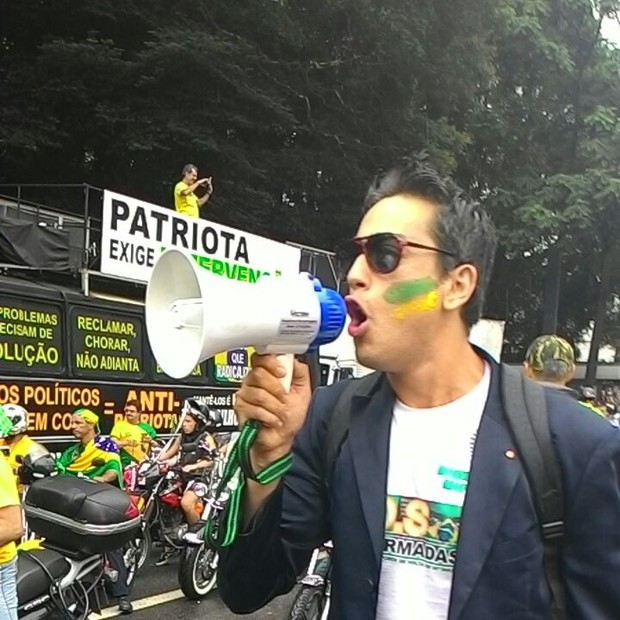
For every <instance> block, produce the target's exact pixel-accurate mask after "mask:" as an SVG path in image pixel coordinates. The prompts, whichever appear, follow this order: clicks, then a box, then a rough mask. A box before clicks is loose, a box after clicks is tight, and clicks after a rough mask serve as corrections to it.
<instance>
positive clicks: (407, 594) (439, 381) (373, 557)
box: [219, 159, 620, 620]
mask: <svg viewBox="0 0 620 620" xmlns="http://www.w3.org/2000/svg"><path fill="white" fill-rule="evenodd" d="M349 250H350V251H349V253H348V264H347V267H348V268H349V269H348V274H347V280H348V284H349V290H350V294H349V296H348V297H347V300H346V301H347V309H348V313H349V316H350V325H349V333H350V334H351V336H352V337H353V338H354V340H355V346H356V352H357V357H358V360H359V362H360V363H361V364H363V365H364V366H367V367H370V368H374V369H376V370H377V371H378V372H377V373H374V374H372V375H368V376H367V377H364V378H363V379H359V380H349V381H344V382H341V383H339V384H336V385H334V386H330V387H327V388H320V389H318V390H316V391H315V392H314V395H313V396H311V389H310V381H309V376H308V371H307V368H306V367H305V366H304V365H302V364H300V363H299V362H296V363H295V365H294V368H293V373H292V381H291V387H290V390H288V391H287V390H286V389H285V388H284V387H283V385H282V383H281V379H282V377H284V376H285V375H286V370H285V369H284V368H283V367H282V366H281V364H280V362H279V360H278V358H276V357H274V356H273V355H256V356H254V358H253V368H252V370H251V372H250V373H249V374H248V375H247V377H246V378H245V380H244V382H243V384H242V387H241V389H240V390H239V392H238V394H237V398H236V404H235V410H236V413H237V415H238V417H239V421H240V422H241V423H243V422H245V421H246V420H254V421H258V422H259V423H260V426H259V430H258V434H257V435H256V438H255V441H254V443H253V444H252V445H251V446H250V447H249V460H250V463H249V464H246V467H245V470H244V471H246V472H248V471H251V472H252V473H255V475H252V476H250V475H246V481H245V488H244V495H243V500H242V503H241V509H242V520H241V523H242V533H241V535H240V536H238V537H237V538H236V539H235V540H234V542H233V543H232V545H230V546H227V547H225V548H223V549H222V550H221V558H220V569H219V589H220V595H221V596H222V598H223V600H224V601H225V602H226V604H227V605H228V606H229V607H230V608H231V609H232V610H233V611H235V612H237V613H245V612H251V611H254V610H255V609H258V608H260V607H262V606H263V605H265V604H266V603H267V602H268V601H269V600H271V599H272V598H273V597H275V596H277V595H279V594H282V593H284V592H287V591H289V590H290V589H291V588H292V587H293V586H294V585H295V582H296V577H297V576H298V575H300V574H302V573H303V571H304V568H305V566H306V565H307V563H308V561H309V559H310V556H311V554H312V550H313V549H314V548H316V547H318V546H320V545H322V544H323V543H325V541H327V540H329V539H331V540H332V542H333V564H332V569H331V580H332V589H331V606H330V614H329V617H330V618H331V619H336V620H371V619H374V618H379V619H381V620H388V619H389V620H393V619H401V618H402V619H410V618H421V619H423V620H480V619H487V618H488V619H496V618H526V617H527V618H528V619H529V620H548V619H549V618H552V617H553V618H564V617H570V618H578V619H580V620H586V619H588V620H593V619H594V618H596V619H597V620H617V618H620V590H619V589H618V588H617V587H616V584H615V580H616V575H617V574H618V573H619V572H620V530H619V528H618V527H617V523H618V521H619V520H620V493H619V492H618V477H617V468H618V466H619V465H620V436H619V435H618V433H617V430H616V429H614V428H613V427H612V426H611V425H609V424H608V423H607V422H605V421H604V420H602V419H598V418H597V417H596V416H587V415H583V411H582V408H581V407H580V406H579V405H578V404H577V403H573V402H572V401H571V400H570V399H567V398H565V397H563V396H562V395H561V394H557V393H555V392H552V391H543V388H542V387H540V386H536V384H530V383H529V382H527V381H526V380H524V379H523V378H522V377H521V376H520V375H519V373H517V372H515V371H514V370H513V369H510V368H508V367H505V366H500V365H499V364H497V362H495V361H494V360H493V359H492V358H491V356H489V355H487V354H486V353H485V352H484V351H482V350H481V349H478V348H475V347H474V346H472V345H471V344H470V343H469V341H468V333H469V329H470V327H471V326H472V325H473V324H474V322H476V321H477V320H478V318H479V317H480V315H481V310H482V305H483V300H484V296H485V292H486V287H487V285H488V282H489V279H490V273H491V268H492V264H493V256H494V252H495V231H494V228H493V225H492V223H491V221H490V219H489V217H488V215H487V214H486V213H485V212H484V210H483V209H482V208H481V207H480V205H478V204H477V203H476V202H474V201H472V200H471V199H470V198H469V197H467V196H466V195H465V194H464V193H463V192H462V191H461V190H460V189H459V188H458V187H457V186H456V185H455V184H454V183H453V182H452V181H451V180H450V179H446V178H442V177H441V176H440V175H439V174H438V173H437V172H436V171H434V170H433V169H431V168H430V167H428V166H427V165H426V164H425V163H424V162H423V161H420V160H416V159H407V160H405V161H404V162H402V163H401V164H399V165H398V166H396V167H395V168H393V169H391V170H388V171H387V172H385V173H383V174H382V175H380V176H379V177H378V178H377V179H376V181H375V182H374V183H373V184H372V186H371V188H370V190H369V192H368V195H367V198H366V204H365V213H364V215H363V217H362V220H361V222H360V224H359V228H358V232H357V236H356V238H355V239H353V240H352V242H351V244H350V245H349ZM248 320H251V319H248ZM509 384H510V385H517V384H518V385H519V386H520V387H519V389H520V390H522V391H521V392H519V393H520V394H521V398H523V394H525V395H532V394H535V395H536V399H535V400H534V401H533V402H527V403H525V405H523V407H521V408H519V410H518V411H519V416H521V418H518V420H516V419H515V418H514V412H515V411H516V410H517V406H516V405H515V402H516V396H515V395H514V393H511V392H508V391H507V390H506V388H505V386H506V385H509ZM517 396H518V395H517ZM513 401H514V402H513ZM519 402H521V401H519ZM525 415H530V418H531V421H530V422H528V424H530V426H527V424H526V422H525V421H524V420H525V417H524V416H525ZM537 417H538V418H541V419H543V420H545V417H546V418H547V419H548V422H547V421H546V420H545V422H544V424H545V432H547V433H550V436H551V438H552V439H553V444H551V441H549V442H548V448H549V450H548V451H547V452H546V453H544V454H542V458H543V461H545V459H550V460H549V464H550V465H551V466H552V467H550V470H551V469H557V468H558V466H559V469H560V470H561V481H562V485H561V486H562V491H563V494H564V501H563V502H562V501H560V502H558V503H557V504H558V505H559V507H560V510H562V509H563V513H561V514H560V515H559V519H558V521H557V522H554V523H548V522H546V521H544V520H542V519H541V518H539V514H543V513H541V512H539V501H540V497H539V496H538V486H537V484H536V483H537V482H538V481H539V480H538V478H537V477H536V476H534V475H532V471H533V470H532V471H530V467H529V466H530V465H531V464H532V463H531V462H530V461H528V454H529V455H531V454H532V448H531V447H526V445H525V444H524V443H523V442H522V436H523V433H522V431H523V429H524V428H529V429H534V428H535V426H536V428H537V429H538V430H537V432H538V431H539V430H540V428H539V427H540V425H539V424H536V418H537ZM333 418H335V419H336V420H337V421H338V420H339V421H340V422H339V424H340V428H338V424H336V423H333V424H332V422H333ZM330 420H331V421H330ZM517 430H518V431H519V432H517ZM334 438H336V440H337V446H336V447H337V449H336V450H332V449H331V448H330V446H333V443H334ZM330 450H331V453H330ZM289 452H292V456H293V458H292V467H291V469H289V470H288V472H287V473H285V475H284V476H283V477H282V478H280V479H279V480H271V478H270V480H271V482H268V483H267V484H260V483H257V482H256V481H255V479H258V478H259V477H260V474H261V471H262V470H263V469H264V468H269V467H271V466H272V465H273V463H274V462H276V463H277V462H280V461H281V460H282V459H283V458H286V455H287V454H289ZM551 452H552V454H551ZM536 471H537V472H538V473H540V468H538V469H537V470H536ZM543 473H544V474H547V473H550V472H543ZM558 495H560V497H561V494H560V489H554V494H553V497H557V496H558ZM545 499H548V498H545ZM556 508H557V506H556ZM585 515H587V517H586V516H585ZM549 526H553V528H554V531H555V532H556V534H555V535H556V538H555V540H550V537H549V532H550V531H551V528H550V527H549ZM543 533H544V536H543ZM560 543H562V544H560ZM550 557H552V558H553V561H552V562H548V559H549V558H550Z"/></svg>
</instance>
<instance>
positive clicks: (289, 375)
mask: <svg viewBox="0 0 620 620" xmlns="http://www.w3.org/2000/svg"><path fill="white" fill-rule="evenodd" d="M278 361H279V362H280V364H281V365H282V366H284V368H285V369H286V375H284V377H282V378H281V379H280V383H281V384H282V387H283V388H284V389H285V390H286V391H287V392H288V391H290V389H291V381H292V380H293V365H294V364H295V356H294V355H293V354H292V353H282V354H280V355H278Z"/></svg>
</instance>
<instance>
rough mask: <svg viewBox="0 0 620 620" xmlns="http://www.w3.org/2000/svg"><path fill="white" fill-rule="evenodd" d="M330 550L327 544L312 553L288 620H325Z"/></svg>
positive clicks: (328, 586) (327, 607) (328, 591)
mask: <svg viewBox="0 0 620 620" xmlns="http://www.w3.org/2000/svg"><path fill="white" fill-rule="evenodd" d="M332 548H333V547H332V544H331V543H330V542H327V543H325V544H324V545H322V546H321V547H318V548H317V549H315V550H314V551H313V553H312V557H311V558H310V564H309V565H308V569H307V570H306V574H305V575H304V576H303V577H302V578H301V579H300V580H299V583H300V584H301V588H300V589H299V592H298V593H297V596H296V597H295V599H294V600H293V605H292V607H291V611H290V613H289V620H327V616H328V615H329V599H330V593H331V581H330V572H331V553H332Z"/></svg>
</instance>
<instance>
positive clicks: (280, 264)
mask: <svg viewBox="0 0 620 620" xmlns="http://www.w3.org/2000/svg"><path fill="white" fill-rule="evenodd" d="M102 220H103V221H102V234H101V272H102V273H105V274H108V275H112V276H118V277H121V278H130V279H132V280H138V281H142V282H145V283H146V282H148V280H149V277H150V275H151V271H152V270H153V266H154V264H155V260H156V259H157V257H158V256H159V254H160V253H161V252H162V251H163V250H166V249H169V248H177V249H179V250H182V251H185V252H188V253H189V254H191V255H192V256H194V258H195V260H196V261H197V263H198V264H199V265H200V266H201V267H203V268H204V269H208V270H209V271H211V272H213V273H214V274H216V275H221V276H223V277H227V278H231V279H233V280H241V281H245V282H256V281H257V280H258V278H260V277H261V275H283V274H291V273H298V272H299V260H300V254H301V253H300V250H299V249H297V248H294V247H291V246H289V245H286V244H284V243H279V242H277V241H273V240H272V239H267V238H265V237H259V236H258V235H253V234H250V233H246V232H243V231H241V230H236V229H235V228H230V227H228V226H222V225H221V224H216V223H215V222H210V221H208V220H202V219H197V218H191V217H187V216H186V215H181V214H179V213H176V212H175V211H173V210H171V209H166V208H164V207H159V206H157V205H153V204H149V203H148V202H144V201H142V200H136V199H135V198H130V197H129V196H123V195H122V194H116V193H114V192H110V191H108V190H105V191H104V193H103V218H102Z"/></svg>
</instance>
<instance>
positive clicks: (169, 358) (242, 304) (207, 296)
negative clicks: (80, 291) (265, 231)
mask: <svg viewBox="0 0 620 620" xmlns="http://www.w3.org/2000/svg"><path fill="white" fill-rule="evenodd" d="M145 312H146V329H147V333H148V338H149V342H150V344H151V349H152V350H153V355H154V356H155V359H156V360H157V363H158V364H159V365H160V367H161V368H162V370H163V371H164V372H165V373H166V374H167V375H169V376H170V377H173V378H175V379H181V378H183V377H186V376H187V375H189V374H190V373H191V372H192V370H193V369H194V368H195V367H196V364H199V363H200V362H203V361H204V360H206V359H208V358H210V357H213V356H214V355H215V354H216V353H221V352H224V351H229V350H231V349H236V348H239V347H247V346H253V347H254V348H255V349H256V350H257V352H258V353H275V354H278V355H279V354H301V353H306V352H307V351H312V350H314V349H315V348H316V347H318V346H319V345H321V344H326V343H328V342H332V341H333V340H335V339H336V338H337V337H338V336H339V335H340V332H341V331H342V329H343V327H344V323H345V316H346V309H345V305H344V301H343V299H342V297H341V296H340V294H339V293H338V292H336V291H334V290H332V289H328V288H323V286H322V285H321V283H320V282H319V280H318V279H316V278H313V277H312V276H311V275H310V274H307V273H299V274H295V275H290V276H286V275H284V276H277V277H276V276H271V275H269V276H268V275H262V276H261V277H260V278H259V279H258V280H257V281H256V282H253V283H248V282H242V281H239V280H232V279H229V278H226V277H225V276H222V275H216V274H214V273H212V272H210V271H207V270H206V269H203V268H202V267H199V266H198V264H197V263H196V261H194V260H193V259H192V257H190V256H188V255H187V254H184V253H183V252H181V251H179V250H175V249H170V250H166V251H165V252H163V253H162V254H161V255H160V256H159V258H158V260H157V262H156V263H155V266H154V268H153V272H152V273H151V278H150V280H149V283H148V286H147V289H146V302H145ZM289 357H290V358H292V356H289ZM291 361H292V359H291Z"/></svg>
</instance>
